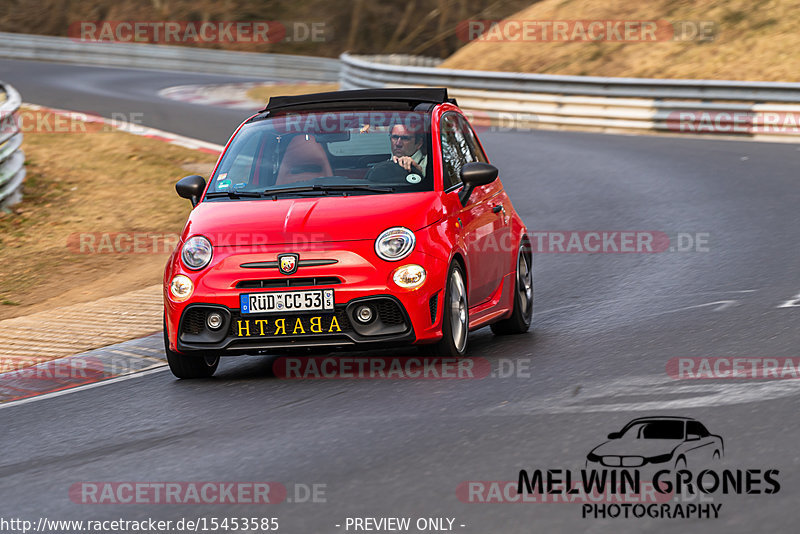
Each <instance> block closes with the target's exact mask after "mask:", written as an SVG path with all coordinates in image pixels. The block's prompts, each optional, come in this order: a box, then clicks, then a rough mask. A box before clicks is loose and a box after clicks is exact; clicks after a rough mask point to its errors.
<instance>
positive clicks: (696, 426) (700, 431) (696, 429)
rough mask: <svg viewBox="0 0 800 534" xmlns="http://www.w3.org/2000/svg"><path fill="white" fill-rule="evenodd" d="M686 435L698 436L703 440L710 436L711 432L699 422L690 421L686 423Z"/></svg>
mask: <svg viewBox="0 0 800 534" xmlns="http://www.w3.org/2000/svg"><path fill="white" fill-rule="evenodd" d="M686 434H687V435H688V434H697V435H698V436H700V437H701V438H704V437H706V436H708V435H709V432H708V430H706V427H704V426H703V424H702V423H700V422H699V421H689V422H687V423H686Z"/></svg>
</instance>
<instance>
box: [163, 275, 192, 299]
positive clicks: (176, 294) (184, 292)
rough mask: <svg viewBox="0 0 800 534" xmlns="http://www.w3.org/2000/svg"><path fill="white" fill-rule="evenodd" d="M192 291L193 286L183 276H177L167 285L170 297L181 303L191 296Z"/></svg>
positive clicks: (186, 277) (187, 278)
mask: <svg viewBox="0 0 800 534" xmlns="http://www.w3.org/2000/svg"><path fill="white" fill-rule="evenodd" d="M192 291H194V284H192V281H191V280H190V279H189V277H188V276H186V275H185V274H178V275H175V277H174V278H173V279H172V282H171V283H170V284H169V292H170V293H171V294H172V297H173V298H174V299H175V300H177V301H183V300H186V299H188V298H189V297H190V296H192Z"/></svg>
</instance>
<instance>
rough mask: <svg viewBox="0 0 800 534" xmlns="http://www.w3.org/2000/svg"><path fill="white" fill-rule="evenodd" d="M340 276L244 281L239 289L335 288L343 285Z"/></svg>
mask: <svg viewBox="0 0 800 534" xmlns="http://www.w3.org/2000/svg"><path fill="white" fill-rule="evenodd" d="M341 283H342V279H341V278H339V277H338V276H316V277H309V278H269V279H267V280H242V281H240V282H238V283H237V284H236V288H237V289H277V288H282V287H311V286H333V285H336V284H341Z"/></svg>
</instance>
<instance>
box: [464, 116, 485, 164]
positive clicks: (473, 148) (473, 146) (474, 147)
mask: <svg viewBox="0 0 800 534" xmlns="http://www.w3.org/2000/svg"><path fill="white" fill-rule="evenodd" d="M458 122H459V123H460V124H461V129H462V130H463V131H464V137H465V138H466V140H467V146H469V150H470V153H471V155H472V159H471V160H470V161H480V162H481V163H488V161H486V154H484V153H483V150H482V149H481V146H480V144H479V143H478V138H477V137H475V132H473V131H472V128H471V127H470V125H469V123H468V122H467V121H466V119H465V118H464V117H461V116H459V117H458Z"/></svg>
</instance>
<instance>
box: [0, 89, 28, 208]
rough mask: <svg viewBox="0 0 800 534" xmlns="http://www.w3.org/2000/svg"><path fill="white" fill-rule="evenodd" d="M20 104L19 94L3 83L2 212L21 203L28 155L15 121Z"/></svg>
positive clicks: (0, 111) (0, 129)
mask: <svg viewBox="0 0 800 534" xmlns="http://www.w3.org/2000/svg"><path fill="white" fill-rule="evenodd" d="M21 103H22V100H21V99H20V96H19V93H18V92H17V91H16V90H15V89H14V88H13V87H11V86H10V85H7V84H4V83H3V82H0V208H2V207H6V206H11V205H12V204H16V203H17V202H19V201H20V200H22V187H21V186H22V182H23V180H25V154H23V152H22V150H20V149H19V148H20V146H21V145H22V132H20V130H19V125H18V123H17V118H16V112H17V110H19V106H20V104H21Z"/></svg>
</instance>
